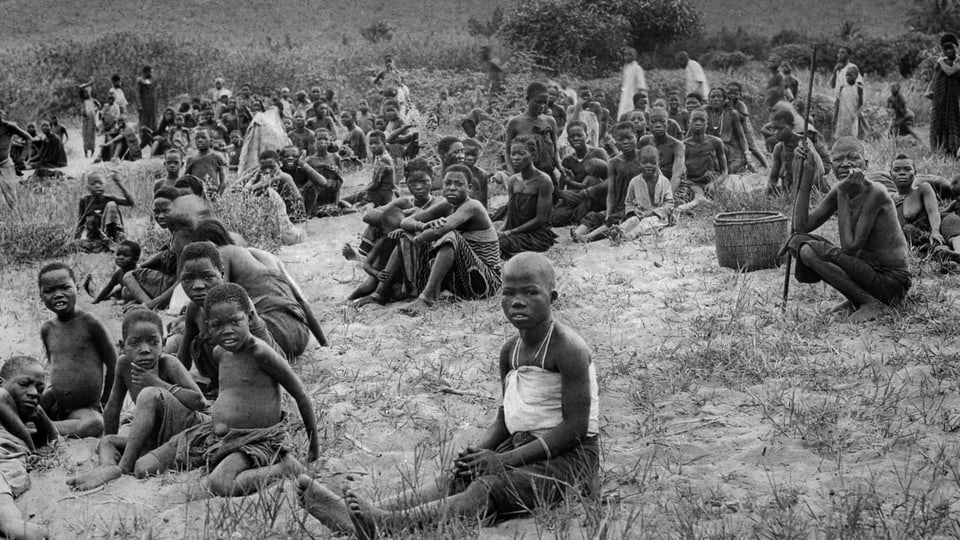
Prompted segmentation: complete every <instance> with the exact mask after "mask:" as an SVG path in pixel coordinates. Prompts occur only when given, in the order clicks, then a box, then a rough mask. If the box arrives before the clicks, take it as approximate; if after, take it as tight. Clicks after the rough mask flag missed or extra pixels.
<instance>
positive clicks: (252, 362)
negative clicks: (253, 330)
mask: <svg viewBox="0 0 960 540" xmlns="http://www.w3.org/2000/svg"><path fill="white" fill-rule="evenodd" d="M266 349H269V346H268V345H267V344H266V343H264V342H263V341H260V340H257V341H256V342H255V344H254V345H253V346H251V347H249V348H247V349H244V350H242V351H239V352H237V353H231V352H228V351H226V350H224V349H222V348H219V347H218V348H217V349H216V353H215V354H216V355H217V356H218V357H219V360H220V394H219V396H217V400H216V401H214V402H213V406H212V407H211V408H210V414H211V416H212V420H213V422H214V424H218V423H223V424H226V425H227V426H229V427H230V428H236V429H251V428H264V427H270V426H272V425H275V424H277V423H278V422H280V384H279V383H277V381H276V380H275V379H274V378H273V377H271V376H270V375H269V374H268V373H266V372H265V371H263V370H262V369H261V368H260V365H259V363H258V362H257V360H256V357H257V355H259V354H264V355H266V354H276V353H274V352H273V351H268V350H266Z"/></svg>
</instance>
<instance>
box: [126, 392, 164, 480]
mask: <svg viewBox="0 0 960 540" xmlns="http://www.w3.org/2000/svg"><path fill="white" fill-rule="evenodd" d="M162 392H163V390H161V389H160V388H157V387H155V386H151V387H148V388H144V389H143V390H141V391H140V395H139V396H137V406H136V409H135V410H134V412H133V421H132V422H131V423H130V431H129V432H128V433H127V443H126V446H125V448H124V450H123V457H121V458H120V462H119V465H120V470H121V471H122V472H124V473H126V474H130V473H132V472H133V469H134V466H135V465H136V463H137V459H139V458H140V456H141V455H142V454H143V453H144V450H147V449H148V448H147V447H148V446H152V445H154V444H156V442H151V441H156V438H157V431H158V430H159V429H160V425H159V422H158V421H159V420H160V419H161V418H162V417H163V407H164V403H163V396H162V395H161V393H162ZM170 397H173V396H172V395H171V396H170Z"/></svg>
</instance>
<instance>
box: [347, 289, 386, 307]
mask: <svg viewBox="0 0 960 540" xmlns="http://www.w3.org/2000/svg"><path fill="white" fill-rule="evenodd" d="M385 303H386V302H385V301H384V299H383V297H382V296H380V295H379V294H377V293H370V294H368V295H367V296H363V297H360V298H357V299H356V300H354V301H353V307H355V308H357V309H359V308H362V307H363V306H365V305H367V304H378V305H381V306H382V305H383V304H385Z"/></svg>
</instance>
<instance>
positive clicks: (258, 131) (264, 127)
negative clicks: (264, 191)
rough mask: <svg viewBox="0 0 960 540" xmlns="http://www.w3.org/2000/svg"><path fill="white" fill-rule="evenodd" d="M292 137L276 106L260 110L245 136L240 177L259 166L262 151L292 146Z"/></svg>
mask: <svg viewBox="0 0 960 540" xmlns="http://www.w3.org/2000/svg"><path fill="white" fill-rule="evenodd" d="M290 144H291V143H290V137H288V136H287V131H286V130H285V129H283V122H282V121H281V119H280V113H279V112H278V111H277V109H276V108H273V107H271V108H270V109H268V110H267V111H265V112H259V113H257V114H256V115H254V117H253V120H252V121H251V122H250V127H248V128H247V134H246V136H245V137H244V138H243V149H242V150H240V163H239V164H238V165H237V172H238V174H239V177H240V178H243V177H244V175H246V174H250V173H252V172H253V171H254V170H256V169H257V167H259V164H260V152H263V151H264V150H276V151H278V152H279V151H280V150H281V149H282V148H283V147H285V146H290Z"/></svg>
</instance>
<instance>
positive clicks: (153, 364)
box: [67, 308, 208, 490]
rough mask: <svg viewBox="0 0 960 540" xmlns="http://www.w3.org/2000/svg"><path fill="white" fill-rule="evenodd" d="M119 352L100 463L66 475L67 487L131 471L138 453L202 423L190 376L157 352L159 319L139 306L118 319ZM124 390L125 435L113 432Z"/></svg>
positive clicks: (94, 484) (171, 358)
mask: <svg viewBox="0 0 960 540" xmlns="http://www.w3.org/2000/svg"><path fill="white" fill-rule="evenodd" d="M122 333H123V354H121V355H120V358H119V359H118V360H117V374H116V377H115V378H114V381H113V389H112V390H111V391H110V400H109V401H108V402H107V407H106V409H105V410H104V413H103V426H104V428H103V432H104V436H103V438H102V439H100V443H99V444H98V445H97V454H98V455H99V458H100V464H99V466H97V467H96V468H94V469H92V470H90V471H87V472H85V473H83V474H78V475H75V476H72V477H70V478H68V479H67V485H69V486H71V487H73V488H74V489H78V490H89V489H93V488H96V487H98V486H101V485H103V484H105V483H107V482H110V481H112V480H115V479H117V478H120V476H121V475H122V474H133V472H134V465H135V464H136V462H137V459H139V458H140V457H141V456H143V455H144V454H146V453H147V452H149V451H151V450H153V449H154V448H157V447H158V446H160V445H162V444H163V443H165V442H167V441H168V440H170V438H171V437H173V436H174V435H176V434H178V433H180V432H181V431H183V430H185V429H187V428H190V427H193V426H195V425H197V424H200V423H201V422H204V421H206V420H207V419H208V417H207V416H206V415H205V414H203V413H202V411H203V410H204V409H205V408H206V406H207V403H206V401H205V400H204V399H203V394H202V393H200V388H199V387H198V386H197V383H196V382H194V380H193V377H191V376H190V374H189V373H188V372H187V369H186V368H185V367H184V366H183V364H181V363H180V361H179V360H177V358H176V357H175V356H171V355H169V354H163V352H162V348H163V321H161V320H160V316H159V315H157V314H156V313H154V312H153V311H150V310H148V309H144V308H138V309H134V310H132V311H130V312H128V313H127V314H126V315H125V316H124V318H123V326H122ZM127 392H129V393H130V398H131V399H132V400H133V402H134V404H135V405H136V410H135V411H134V413H133V422H132V423H131V424H130V430H129V432H128V433H127V435H118V434H117V432H118V430H119V428H120V408H121V406H122V405H123V400H124V398H125V397H126V396H127Z"/></svg>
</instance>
